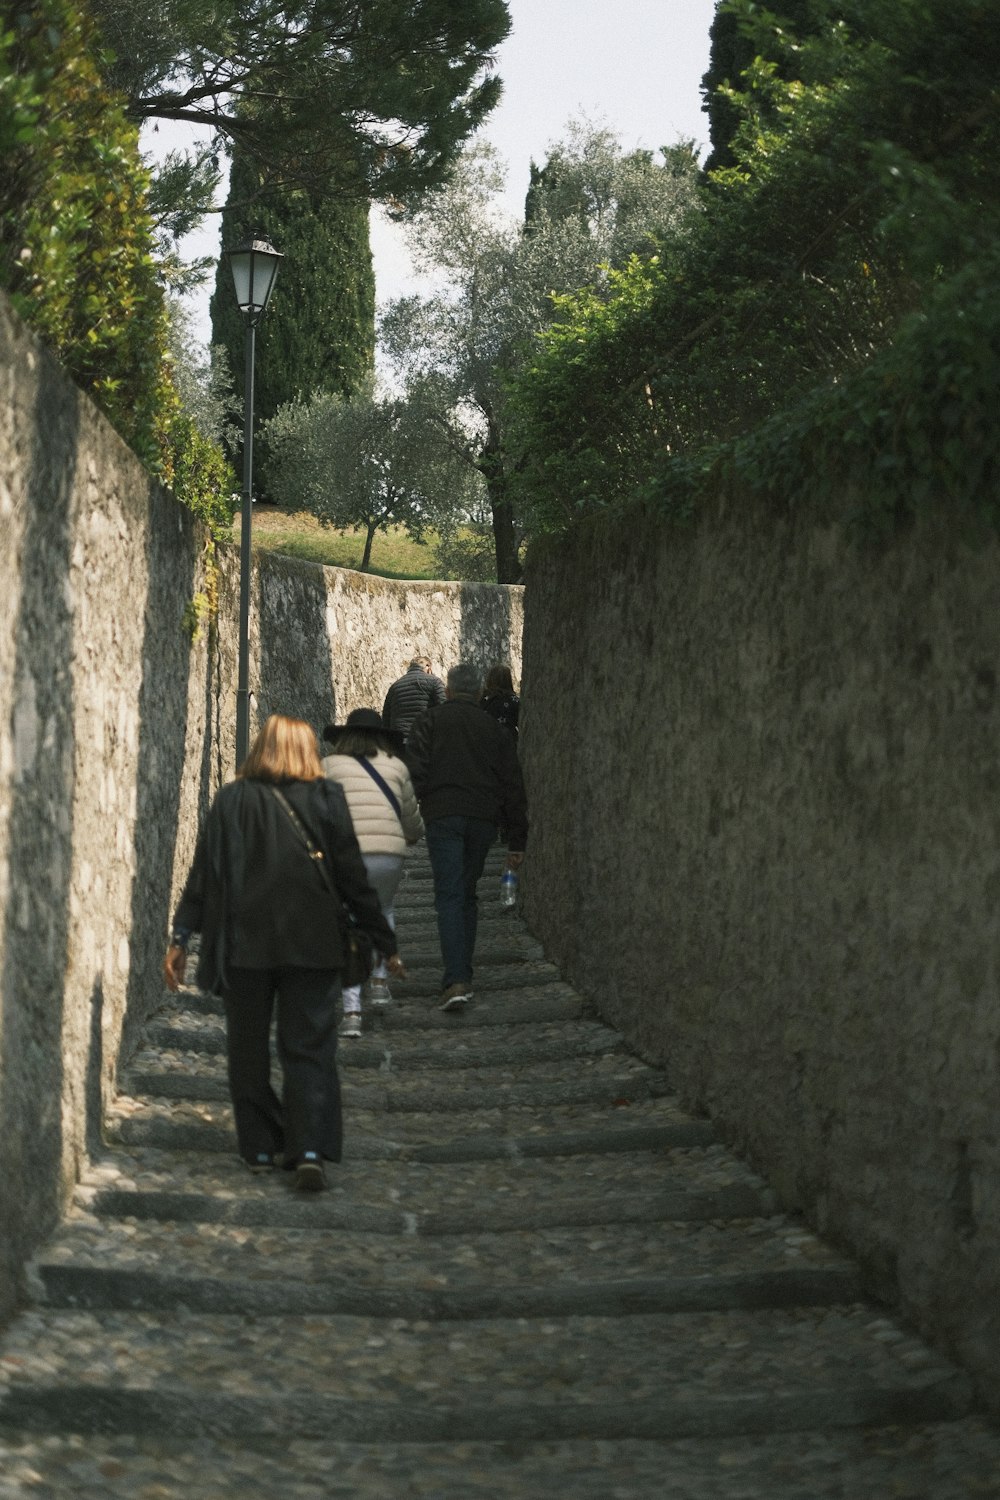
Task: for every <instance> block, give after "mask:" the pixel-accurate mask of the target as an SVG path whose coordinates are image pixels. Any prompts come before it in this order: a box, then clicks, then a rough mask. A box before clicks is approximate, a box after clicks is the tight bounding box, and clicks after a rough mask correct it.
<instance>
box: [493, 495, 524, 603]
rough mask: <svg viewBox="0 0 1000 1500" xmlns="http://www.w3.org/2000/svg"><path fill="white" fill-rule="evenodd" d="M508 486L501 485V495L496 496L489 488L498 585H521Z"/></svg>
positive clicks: (512, 509)
mask: <svg viewBox="0 0 1000 1500" xmlns="http://www.w3.org/2000/svg"><path fill="white" fill-rule="evenodd" d="M506 488H507V487H506V485H501V486H500V489H501V494H500V495H499V496H495V495H494V487H493V485H490V486H489V495H490V504H491V506H492V509H493V544H494V547H495V548H496V557H497V583H520V582H521V563H520V559H519V558H518V555H517V535H516V533H515V531H514V507H513V506H512V505H511V503H510V501H509V500H508V499H507V498H506Z"/></svg>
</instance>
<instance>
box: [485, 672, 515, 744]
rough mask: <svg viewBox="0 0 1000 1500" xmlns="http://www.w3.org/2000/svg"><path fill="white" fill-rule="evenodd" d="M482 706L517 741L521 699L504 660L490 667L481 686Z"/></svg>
mask: <svg viewBox="0 0 1000 1500" xmlns="http://www.w3.org/2000/svg"><path fill="white" fill-rule="evenodd" d="M482 707H483V708H485V710H486V712H487V713H488V714H491V715H492V716H493V718H494V719H496V721H497V723H498V724H499V725H500V726H501V728H503V729H506V731H507V733H508V734H509V735H511V736H512V738H513V739H514V741H515V743H516V742H517V717H518V711H519V709H520V707H521V700H520V698H519V697H518V696H517V694H516V693H515V691H514V679H513V677H512V676H511V672H510V667H509V666H508V665H507V663H506V662H497V663H496V665H495V666H493V667H490V669H489V671H488V672H487V674H486V682H485V684H484V686H483V697H482Z"/></svg>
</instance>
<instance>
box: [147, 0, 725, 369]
mask: <svg viewBox="0 0 1000 1500" xmlns="http://www.w3.org/2000/svg"><path fill="white" fill-rule="evenodd" d="M715 3H716V0H509V8H510V13H511V20H512V23H513V30H512V33H511V35H510V37H508V39H507V41H506V42H504V44H503V46H502V47H501V48H500V49H499V53H498V58H497V63H498V67H497V71H498V72H499V74H500V77H501V79H502V80H503V85H504V91H503V97H502V99H501V102H500V104H499V105H498V107H497V109H496V110H495V111H494V112H493V114H492V115H491V116H490V118H489V119H488V121H487V122H486V124H485V126H484V128H483V130H482V132H481V134H482V135H483V136H484V137H485V138H486V139H487V140H488V141H490V142H491V143H492V144H493V145H494V146H495V147H496V148H497V150H498V151H499V153H500V155H501V156H502V157H503V158H504V160H505V161H506V162H507V164H508V183H507V192H506V196H505V199H504V207H506V208H507V209H508V210H509V211H510V212H511V213H513V214H516V215H517V216H518V217H520V216H521V214H522V213H523V209H524V195H525V192H526V191H527V187H528V176H529V167H530V163H531V161H532V160H534V161H535V162H537V163H538V164H539V165H541V163H542V162H543V161H544V160H545V157H546V154H547V148H548V146H549V145H550V144H551V143H552V142H553V141H557V140H560V139H561V138H563V137H564V136H565V134H566V127H567V125H568V123H569V122H570V121H571V120H573V119H577V120H580V119H584V118H585V119H587V120H589V121H590V122H591V123H593V124H595V125H600V126H602V127H607V128H610V129H611V130H613V131H615V132H616V133H617V134H618V135H619V136H620V138H621V143H622V146H623V147H624V149H625V150H632V149H635V148H637V147H646V148H648V149H650V150H654V151H655V150H656V149H657V148H658V147H660V146H664V145H672V144H673V143H674V142H675V141H677V140H684V139H690V140H694V141H695V143H696V145H698V146H699V147H701V148H703V150H704V148H706V147H707V144H708V123H707V119H706V116H705V115H704V114H703V113H702V109H701V92H700V90H701V78H702V74H703V73H704V72H705V70H706V68H707V67H708V32H709V27H710V26H711V24H712V18H713V16H714V14H715ZM182 130H183V127H178V131H182ZM181 144H183V138H182V136H181V135H180V134H179V133H177V132H175V131H174V129H173V128H172V127H161V129H160V131H159V132H157V133H156V134H155V135H153V134H151V133H150V132H148V131H147V133H146V134H145V135H144V137H143V146H144V148H145V149H146V150H149V151H152V152H153V153H154V154H160V153H162V152H163V151H165V150H166V149H168V148H169V147H170V146H174V147H177V146H179V145H181ZM371 237H372V255H373V259H374V266H375V294H376V298H377V300H378V302H379V304H384V303H385V302H387V301H390V300H391V299H392V298H393V297H398V296H401V295H403V294H404V293H406V292H409V291H412V290H415V289H418V288H419V284H420V283H419V281H418V280H416V279H415V278H414V276H413V272H412V268H411V266H410V262H409V257H408V255H407V253H406V245H405V231H403V230H402V229H400V227H399V226H397V225H393V224H390V223H389V222H388V221H387V220H386V219H385V218H384V216H383V215H382V214H381V213H380V212H379V211H378V210H377V209H375V210H373V212H372V227H371ZM278 248H279V249H280V248H281V247H280V246H279V247H278ZM181 249H182V253H184V254H185V255H189V256H194V255H207V256H212V257H213V258H215V257H217V256H218V254H219V217H218V215H214V216H211V218H210V220H209V221H208V223H207V224H206V226H205V227H204V228H203V229H202V230H200V231H198V233H197V234H196V235H194V236H190V237H189V238H188V239H187V240H185V241H184V242H183V244H182V246H181ZM210 295H211V286H210V285H207V286H206V287H205V288H203V289H202V291H201V292H199V293H198V294H195V295H194V296H193V297H192V300H191V306H192V310H193V311H194V313H195V319H196V329H197V332H198V335H199V336H200V337H201V338H202V339H203V340H204V341H205V342H207V341H208V338H209V336H210V324H209V319H208V301H209V297H210Z"/></svg>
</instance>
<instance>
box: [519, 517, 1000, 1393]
mask: <svg viewBox="0 0 1000 1500" xmlns="http://www.w3.org/2000/svg"><path fill="white" fill-rule="evenodd" d="M956 532H957V522H956V521H955V519H954V518H951V519H950V521H949V524H948V525H937V526H935V525H933V524H931V523H927V524H925V525H922V526H920V527H919V528H917V529H915V530H914V531H912V532H909V533H907V534H904V535H901V536H900V537H899V538H898V539H896V540H895V541H893V542H892V543H891V544H889V545H886V546H884V547H880V546H878V545H876V544H873V543H871V542H868V543H861V544H857V545H855V544H854V543H852V542H850V541H848V540H846V539H845V536H844V534H843V532H842V530H841V529H840V528H839V527H838V526H837V525H835V524H829V525H822V524H817V523H816V522H815V521H813V522H810V521H809V520H807V519H802V520H799V521H794V520H791V519H788V518H775V516H774V515H768V514H754V513H753V512H752V511H749V510H747V509H739V508H737V507H735V506H734V507H733V508H732V509H731V510H730V511H728V512H726V511H722V510H720V512H719V513H718V514H716V515H714V516H712V517H710V518H706V519H705V521H704V522H703V523H702V524H701V525H699V526H692V527H691V528H689V529H685V528H678V527H671V526H669V525H666V524H664V523H662V522H657V521H653V520H648V519H647V520H642V521H637V522H636V523H635V524H633V525H630V526H628V527H622V525H621V523H620V522H619V523H616V525H615V526H608V527H607V528H604V529H601V528H595V529H594V530H592V531H590V532H588V533H586V534H583V535H579V536H576V537H573V538H570V539H568V540H563V541H562V542H561V543H560V545H559V547H558V549H556V548H549V549H547V550H540V551H539V552H538V553H537V554H536V556H535V557H534V558H533V559H532V561H531V564H530V567H529V575H528V589H527V596H526V597H527V613H526V621H525V665H524V670H525V680H526V697H525V705H524V710H523V714H522V721H523V732H522V756H523V761H524V765H525V774H526V778H527V781H528V790H529V800H530V802H531V806H532V814H533V833H532V839H531V847H530V858H529V864H528V867H527V868H526V879H525V886H526V891H525V897H526V903H527V915H528V918H529V921H530V923H531V925H532V927H533V929H534V930H535V932H536V933H537V934H538V935H539V936H540V937H541V938H542V939H543V941H544V943H545V946H546V950H547V952H548V953H549V955H550V956H551V957H553V958H555V959H556V960H557V961H558V962H559V963H560V964H561V965H563V966H564V968H565V971H566V973H567V977H568V978H569V979H570V980H571V981H572V982H573V983H574V984H575V985H576V986H577V987H578V988H580V989H581V990H583V991H584V992H586V993H587V994H588V995H589V996H591V997H592V998H593V999H594V1001H595V1002H596V1003H597V1005H598V1006H599V1008H600V1010H601V1012H602V1014H603V1015H604V1016H605V1017H606V1018H607V1019H608V1020H610V1021H611V1022H613V1023H614V1024H615V1025H617V1026H620V1027H621V1029H622V1030H623V1031H624V1032H625V1033H626V1035H627V1036H628V1038H629V1039H630V1041H631V1042H632V1043H633V1044H634V1045H635V1046H636V1047H637V1048H638V1050H639V1051H640V1052H641V1053H642V1054H643V1055H644V1056H645V1057H647V1058H649V1059H650V1060H653V1061H662V1062H663V1063H664V1064H666V1066H667V1067H668V1069H669V1072H670V1075H671V1078H672V1080H673V1082H674V1084H675V1085H676V1086H677V1087H678V1088H679V1089H680V1091H681V1092H682V1094H683V1095H684V1096H685V1097H686V1099H687V1101H688V1102H689V1103H690V1104H693V1105H694V1106H696V1107H699V1108H701V1109H704V1110H706V1111H708V1112H710V1113H711V1114H712V1115H713V1116H714V1117H715V1119H716V1121H717V1122H718V1124H719V1126H720V1128H721V1129H722V1130H723V1131H724V1132H725V1134H726V1135H727V1136H728V1138H729V1139H730V1140H731V1141H732V1142H734V1143H735V1144H736V1145H737V1146H738V1147H739V1148H741V1149H743V1150H745V1151H746V1152H748V1153H749V1155H750V1157H751V1158H752V1159H753V1161H754V1162H755V1163H757V1164H758V1165H759V1166H760V1167H761V1168H762V1169H763V1171H764V1172H765V1173H766V1174H767V1175H768V1177H769V1178H770V1180H771V1181H772V1183H773V1184H774V1185H775V1186H776V1187H777V1188H778V1190H779V1191H780V1193H781V1195H782V1197H783V1199H784V1201H785V1202H786V1203H787V1204H789V1205H791V1206H794V1207H799V1208H801V1209H802V1210H803V1211H804V1212H805V1213H806V1214H807V1215H808V1217H809V1218H810V1219H811V1220H812V1221H813V1222H814V1223H815V1224H817V1225H818V1226H819V1227H820V1228H821V1229H822V1230H823V1231H825V1232H826V1233H828V1234H830V1235H832V1236H833V1237H834V1238H835V1239H837V1240H839V1241H841V1242H843V1243H844V1244H845V1245H847V1246H849V1247H851V1248H852V1249H853V1250H854V1251H856V1252H857V1253H858V1254H859V1255H860V1256H861V1257H862V1258H863V1261H864V1263H865V1264H866V1266H867V1267H868V1269H869V1271H870V1274H871V1277H872V1282H873V1285H874V1286H875V1287H877V1288H879V1289H881V1290H882V1291H883V1292H885V1293H886V1294H887V1295H890V1296H892V1297H898V1298H899V1300H900V1302H901V1304H902V1306H903V1308H904V1310H905V1312H906V1313H907V1314H909V1315H910V1316H912V1317H913V1318H915V1319H916V1321H917V1322H918V1323H919V1324H920V1325H921V1327H922V1328H923V1329H924V1330H925V1331H927V1332H929V1333H930V1334H931V1335H932V1336H933V1337H935V1338H936V1339H937V1340H939V1341H940V1342H941V1343H942V1344H943V1345H945V1346H947V1347H948V1348H949V1349H950V1350H951V1351H953V1352H954V1353H957V1355H958V1357H959V1358H960V1359H961V1360H962V1361H963V1363H965V1364H966V1365H967V1367H969V1368H971V1369H972V1370H973V1371H974V1372H976V1373H977V1374H978V1376H979V1377H980V1379H981V1381H982V1383H983V1388H984V1390H986V1391H987V1392H988V1393H989V1394H990V1397H991V1399H992V1400H993V1402H994V1403H995V1404H997V1405H1000V1171H998V1168H1000V1115H998V1109H997V1095H998V1082H997V1073H998V1063H1000V1004H998V991H997V958H998V937H1000V930H998V929H1000V920H998V896H1000V803H998V796H997V793H998V787H1000V700H998V694H997V680H998V672H1000V610H998V608H997V600H998V597H1000V549H998V547H997V544H996V541H995V540H993V539H989V540H985V539H984V540H981V541H980V542H976V541H975V540H974V539H967V540H965V541H963V540H961V539H959V538H958V536H957V535H956Z"/></svg>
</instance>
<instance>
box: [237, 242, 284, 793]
mask: <svg viewBox="0 0 1000 1500" xmlns="http://www.w3.org/2000/svg"><path fill="white" fill-rule="evenodd" d="M227 253H228V256H229V265H230V267H231V269H232V273H233V282H234V283H235V286H236V301H237V304H238V305H239V309H240V312H241V313H242V314H243V318H244V321H245V323H246V327H247V337H246V375H245V378H244V382H243V497H242V516H241V522H240V654H239V670H238V675H237V681H236V769H237V770H239V768H240V766H241V765H242V764H243V762H244V761H245V760H246V758H247V754H248V752H249V749H250V528H251V525H252V504H253V502H252V490H253V362H254V339H255V331H256V328H257V324H258V322H259V321H260V319H261V317H262V315H263V312H264V309H265V307H266V306H267V304H268V299H269V298H270V296H271V292H272V290H273V288H274V282H275V278H276V277H277V275H278V262H279V261H280V260H281V259H282V256H281V254H280V252H279V251H277V250H275V248H274V246H273V245H269V244H268V242H267V240H263V239H249V240H246V241H245V242H244V243H243V244H242V245H237V247H236V249H235V250H230V251H228V252H227Z"/></svg>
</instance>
